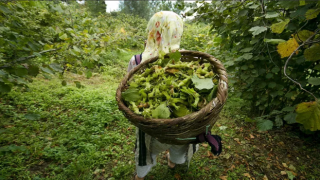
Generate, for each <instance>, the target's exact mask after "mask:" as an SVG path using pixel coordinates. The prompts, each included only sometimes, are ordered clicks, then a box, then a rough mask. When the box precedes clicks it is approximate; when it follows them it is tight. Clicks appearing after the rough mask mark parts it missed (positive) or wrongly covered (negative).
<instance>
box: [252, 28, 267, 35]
mask: <svg viewBox="0 0 320 180" xmlns="http://www.w3.org/2000/svg"><path fill="white" fill-rule="evenodd" d="M266 30H268V28H266V27H264V26H255V27H252V28H251V29H249V31H250V32H252V35H253V36H255V35H258V34H260V33H262V32H264V31H266Z"/></svg>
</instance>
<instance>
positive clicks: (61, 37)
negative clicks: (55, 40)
mask: <svg viewBox="0 0 320 180" xmlns="http://www.w3.org/2000/svg"><path fill="white" fill-rule="evenodd" d="M59 38H60V39H62V40H66V39H67V38H68V35H67V34H63V35H61V36H59Z"/></svg>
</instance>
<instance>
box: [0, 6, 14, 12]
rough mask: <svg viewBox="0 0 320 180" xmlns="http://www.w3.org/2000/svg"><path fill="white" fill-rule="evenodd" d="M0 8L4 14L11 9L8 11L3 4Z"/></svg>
mask: <svg viewBox="0 0 320 180" xmlns="http://www.w3.org/2000/svg"><path fill="white" fill-rule="evenodd" d="M0 10H1V11H2V12H4V13H5V14H9V13H11V11H10V10H9V9H8V8H7V7H5V6H0Z"/></svg>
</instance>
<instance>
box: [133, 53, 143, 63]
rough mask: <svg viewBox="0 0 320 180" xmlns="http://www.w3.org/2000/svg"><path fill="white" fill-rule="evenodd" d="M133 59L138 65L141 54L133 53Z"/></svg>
mask: <svg viewBox="0 0 320 180" xmlns="http://www.w3.org/2000/svg"><path fill="white" fill-rule="evenodd" d="M134 60H135V61H136V65H139V64H140V63H141V60H142V54H137V55H134Z"/></svg>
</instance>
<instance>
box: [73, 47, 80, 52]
mask: <svg viewBox="0 0 320 180" xmlns="http://www.w3.org/2000/svg"><path fill="white" fill-rule="evenodd" d="M73 49H74V50H75V51H77V52H81V49H79V48H78V47H77V46H73Z"/></svg>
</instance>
